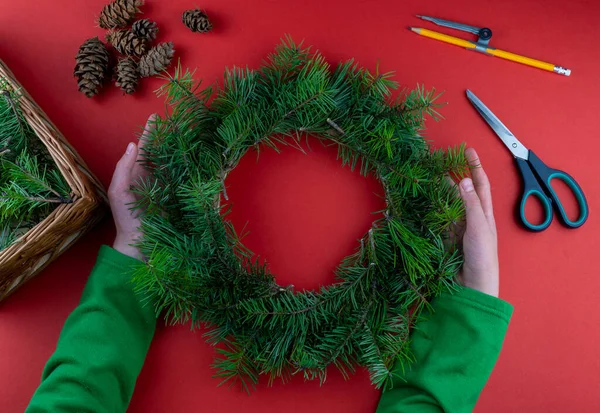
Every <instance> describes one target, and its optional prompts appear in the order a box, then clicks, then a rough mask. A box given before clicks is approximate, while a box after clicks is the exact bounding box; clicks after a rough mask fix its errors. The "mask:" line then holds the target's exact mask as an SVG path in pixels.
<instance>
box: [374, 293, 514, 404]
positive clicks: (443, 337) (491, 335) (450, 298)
mask: <svg viewBox="0 0 600 413" xmlns="http://www.w3.org/2000/svg"><path fill="white" fill-rule="evenodd" d="M432 309H433V312H430V313H427V314H424V319H423V320H422V321H420V322H419V323H418V324H417V326H416V327H415V330H414V331H413V333H412V336H411V349H412V351H413V354H414V356H415V361H414V362H413V363H412V365H411V366H410V367H408V368H407V370H406V371H404V372H402V371H397V373H398V376H399V378H397V379H396V380H395V382H394V388H393V389H392V390H390V391H387V392H385V393H384V394H383V395H382V397H381V400H380V402H379V407H378V409H377V412H378V413H400V412H402V413H413V412H415V413H417V412H418V413H440V412H445V413H467V412H472V411H473V408H474V407H475V403H476V402H477V399H478V397H479V394H480V393H481V391H482V390H483V387H484V385H485V383H486V382H487V380H488V378H489V376H490V374H491V372H492V369H493V368H494V365H495V363H496V360H497V359H498V355H499V354H500V349H501V348H502V342H503V341H504V336H505V334H506V330H507V328H508V323H509V321H510V317H511V315H512V311H513V309H512V306H511V305H510V304H508V303H507V302H505V301H502V300H500V299H498V298H495V297H492V296H489V295H486V294H483V293H480V292H478V291H475V290H471V289H469V288H460V289H459V290H458V291H457V292H455V293H454V294H443V295H441V296H439V297H437V298H436V299H434V300H433V302H432Z"/></svg>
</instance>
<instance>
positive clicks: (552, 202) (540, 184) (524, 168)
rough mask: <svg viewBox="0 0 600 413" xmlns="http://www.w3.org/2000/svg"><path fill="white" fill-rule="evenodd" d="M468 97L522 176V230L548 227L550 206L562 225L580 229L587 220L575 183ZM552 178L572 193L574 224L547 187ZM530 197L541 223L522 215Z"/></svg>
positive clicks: (579, 189) (577, 186) (581, 192)
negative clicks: (576, 213) (575, 207)
mask: <svg viewBox="0 0 600 413" xmlns="http://www.w3.org/2000/svg"><path fill="white" fill-rule="evenodd" d="M467 98H468V99H469V100H470V101H471V103H472V104H473V106H475V109H477V111H478V112H479V114H480V115H481V116H482V117H483V119H485V121H486V122H487V124H488V125H490V127H491V128H492V129H493V130H494V132H496V135H498V137H499V138H500V140H502V142H504V144H505V145H506V147H507V148H508V149H509V150H510V151H511V152H512V154H513V156H514V157H515V160H516V162H517V166H518V167H519V171H521V177H522V178H523V195H521V203H520V204H519V217H520V219H521V222H522V224H523V225H524V226H525V228H527V229H529V230H531V231H536V232H538V231H543V230H545V229H546V228H548V227H549V226H550V224H551V223H552V218H553V215H554V214H553V212H552V207H553V206H554V209H556V211H557V212H558V217H559V219H560V220H561V222H562V223H563V224H564V225H565V226H567V227H569V228H579V227H580V226H582V225H583V224H584V223H585V221H586V220H587V217H588V214H589V209H588V204H587V201H586V199H585V195H584V193H583V190H582V189H581V187H580V186H579V184H578V183H577V181H575V179H573V177H572V176H571V175H569V174H568V173H566V172H563V171H560V170H557V169H552V168H550V167H548V166H546V164H544V162H542V160H541V159H540V158H538V157H537V155H536V154H535V153H533V151H531V150H529V149H527V148H526V147H525V146H524V145H523V144H522V143H521V142H519V140H518V139H517V138H516V137H515V135H513V134H512V133H511V132H510V131H509V130H508V128H507V127H506V126H504V124H503V123H502V122H500V119H498V118H497V117H496V115H494V114H493V113H492V111H491V110H489V109H488V108H487V106H485V105H484V104H483V102H482V101H481V100H479V98H478V97H477V96H475V94H474V93H473V92H471V91H470V90H467ZM553 179H559V180H561V181H563V182H564V183H565V184H567V186H568V187H569V188H570V189H571V191H573V194H574V195H575V199H576V200H577V204H578V205H579V218H577V220H576V221H571V220H570V219H569V217H568V216H567V213H566V212H565V209H564V207H563V205H562V202H560V199H559V198H558V195H557V194H556V192H555V191H554V189H553V188H552V185H550V181H552V180H553ZM531 196H535V197H537V198H538V199H539V200H540V201H541V203H542V206H543V207H544V222H542V223H541V224H539V225H535V224H532V223H531V222H529V221H528V220H527V217H526V216H525V204H526V203H527V200H528V199H529V197H531Z"/></svg>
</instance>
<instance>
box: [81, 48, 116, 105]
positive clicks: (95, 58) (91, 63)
mask: <svg viewBox="0 0 600 413" xmlns="http://www.w3.org/2000/svg"><path fill="white" fill-rule="evenodd" d="M109 58H110V55H109V54H108V50H107V49H106V46H105V45H104V43H102V42H101V41H100V39H98V38H97V37H94V38H92V39H88V40H86V41H85V42H84V43H83V44H82V45H81V47H80V48H79V52H77V56H75V61H76V63H75V70H74V71H73V76H75V77H76V78H77V85H78V86H79V91H80V92H82V93H85V95H86V96H87V97H89V98H91V97H92V96H95V95H97V94H98V91H99V89H100V86H102V83H103V82H104V77H105V75H106V72H107V70H108V61H109Z"/></svg>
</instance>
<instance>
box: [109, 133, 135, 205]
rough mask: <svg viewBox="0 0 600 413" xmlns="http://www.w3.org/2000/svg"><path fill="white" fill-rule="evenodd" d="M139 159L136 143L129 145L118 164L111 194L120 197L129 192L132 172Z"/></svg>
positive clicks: (110, 189) (111, 185)
mask: <svg viewBox="0 0 600 413" xmlns="http://www.w3.org/2000/svg"><path fill="white" fill-rule="evenodd" d="M136 159H137V146H136V145H135V143H130V144H129V145H127V150H126V151H125V153H124V154H123V156H122V157H121V159H120V160H119V162H117V166H116V167H115V172H114V174H113V178H112V182H111V183H110V188H109V194H111V195H118V194H121V193H123V192H125V191H127V190H128V189H129V187H130V185H131V171H132V169H133V167H134V166H135V161H136Z"/></svg>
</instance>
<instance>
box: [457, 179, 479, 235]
mask: <svg viewBox="0 0 600 413" xmlns="http://www.w3.org/2000/svg"><path fill="white" fill-rule="evenodd" d="M459 187H460V197H461V198H462V200H463V202H464V204H465V211H466V213H467V225H468V224H472V225H478V224H479V222H482V221H485V214H484V213H483V208H482V206H481V200H480V199H479V196H478V195H477V192H476V191H475V187H474V185H473V181H472V180H471V178H465V179H463V180H462V181H460V185H459Z"/></svg>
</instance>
